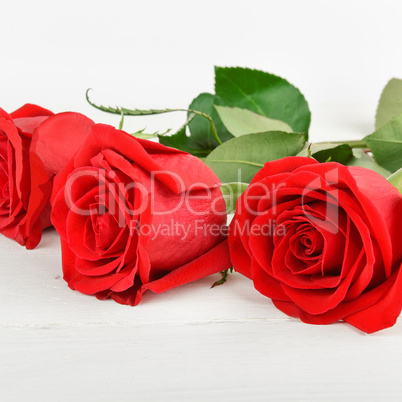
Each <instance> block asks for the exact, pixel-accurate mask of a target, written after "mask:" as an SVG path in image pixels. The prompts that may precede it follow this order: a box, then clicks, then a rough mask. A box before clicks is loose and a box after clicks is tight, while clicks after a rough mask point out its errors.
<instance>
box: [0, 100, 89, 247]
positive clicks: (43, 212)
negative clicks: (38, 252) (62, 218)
mask: <svg viewBox="0 0 402 402" xmlns="http://www.w3.org/2000/svg"><path fill="white" fill-rule="evenodd" d="M54 119H56V121H60V119H64V121H65V123H66V125H67V127H69V128H71V126H74V127H75V126H77V125H78V126H79V127H81V126H82V125H83V124H88V122H90V123H91V125H92V124H93V122H92V121H91V120H89V119H87V118H86V117H85V116H82V115H79V114H76V113H62V114H60V115H56V116H54V115H53V113H52V112H50V111H49V110H46V109H43V108H41V107H39V106H36V105H30V104H27V105H24V106H23V107H21V108H20V109H18V110H16V111H15V112H13V113H11V114H10V115H9V114H7V113H6V112H5V111H4V110H2V109H0V232H1V233H2V234H4V235H5V236H7V237H10V238H12V239H14V240H16V241H17V242H18V243H20V244H21V245H25V246H26V248H28V249H31V248H34V247H35V246H36V245H37V244H38V243H39V241H40V239H41V235H42V230H43V229H44V228H46V227H49V226H51V222H50V202H49V198H50V194H51V189H52V178H53V176H54V175H55V174H56V173H58V171H60V169H62V168H64V166H65V165H66V164H67V162H68V160H69V159H70V158H71V156H72V155H73V154H74V153H75V152H76V150H77V147H78V145H79V143H80V142H82V141H83V138H81V139H79V138H77V139H74V140H72V139H71V138H70V133H71V130H69V131H68V135H69V136H68V137H66V136H65V134H66V131H65V129H60V127H58V129H57V131H55V130H54V129H53V128H54V125H53V122H54ZM81 132H83V130H81Z"/></svg>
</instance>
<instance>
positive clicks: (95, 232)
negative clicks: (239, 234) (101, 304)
mask: <svg viewBox="0 0 402 402" xmlns="http://www.w3.org/2000/svg"><path fill="white" fill-rule="evenodd" d="M219 184H220V183H219V180H218V178H217V177H216V176H215V174H214V173H213V172H212V170H211V169H210V168H209V167H207V166H206V165H205V164H204V163H202V162H201V161H200V160H199V159H198V158H195V157H193V156H191V155H189V154H187V153H184V152H181V151H178V150H175V149H172V148H167V147H165V146H163V145H161V144H158V143H155V142H150V141H146V140H139V139H136V138H134V137H132V136H130V135H129V134H127V133H124V132H122V131H119V130H115V129H114V128H113V127H110V126H107V125H102V124H97V125H95V126H93V128H92V130H91V132H90V134H89V136H88V138H87V140H86V141H85V143H84V145H83V146H82V148H81V149H80V150H79V151H78V153H77V154H76V155H75V156H74V158H73V159H72V160H71V161H70V163H69V164H68V166H67V167H66V169H65V170H64V171H63V172H61V173H60V174H59V175H58V176H57V177H56V179H55V184H54V190H53V195H52V200H53V202H52V206H53V210H52V222H53V224H54V226H55V228H56V230H57V231H58V232H59V234H60V237H61V245H62V259H63V272H64V279H65V280H66V281H67V282H68V284H69V286H70V288H72V289H75V290H78V291H80V292H82V293H85V294H90V295H96V297H98V298H99V299H108V298H112V299H114V300H115V301H116V302H118V303H121V304H129V305H136V304H138V303H139V302H140V300H141V297H142V294H143V293H144V292H145V291H146V290H152V291H153V292H156V293H160V292H163V291H165V290H168V289H170V288H173V287H176V286H179V285H181V284H184V283H188V282H190V281H194V280H196V279H199V278H202V277H205V276H207V275H210V274H212V273H216V272H219V271H221V270H223V269H226V268H228V267H229V266H230V259H229V253H228V250H227V241H224V236H223V234H222V230H223V229H224V227H225V223H226V212H225V202H224V200H223V197H222V194H221V191H220V189H219Z"/></svg>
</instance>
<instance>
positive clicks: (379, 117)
mask: <svg viewBox="0 0 402 402" xmlns="http://www.w3.org/2000/svg"><path fill="white" fill-rule="evenodd" d="M400 113H402V80H399V79H397V78H392V79H391V80H389V81H388V83H387V85H386V86H385V88H384V90H383V91H382V94H381V98H380V102H379V103H378V108H377V114H376V117H375V128H376V130H378V129H379V128H381V127H382V126H383V125H384V124H386V123H388V122H389V121H390V120H391V119H392V118H393V117H396V116H398V114H400Z"/></svg>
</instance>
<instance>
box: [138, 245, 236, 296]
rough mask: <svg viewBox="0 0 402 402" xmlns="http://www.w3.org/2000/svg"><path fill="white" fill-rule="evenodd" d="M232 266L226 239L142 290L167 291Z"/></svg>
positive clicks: (144, 286)
mask: <svg viewBox="0 0 402 402" xmlns="http://www.w3.org/2000/svg"><path fill="white" fill-rule="evenodd" d="M231 266H232V263H231V261H230V256H229V247H228V241H227V240H224V241H223V242H221V243H219V244H218V245H217V246H215V247H214V248H212V249H211V250H209V251H207V252H206V253H205V254H203V255H201V256H200V257H198V258H196V259H195V260H193V261H190V262H189V263H187V264H185V265H183V266H181V267H180V268H177V269H175V270H174V271H172V272H170V273H169V274H167V275H165V276H164V277H162V278H161V279H158V280H156V281H153V282H149V283H147V284H146V285H143V286H142V288H141V290H142V292H145V291H146V290H151V291H152V292H154V293H162V292H166V291H167V290H169V289H173V288H176V287H178V286H181V285H184V284H186V283H190V282H194V281H196V280H198V279H201V278H204V277H206V276H209V275H212V274H216V273H218V272H220V271H223V270H225V269H228V268H230V267H231Z"/></svg>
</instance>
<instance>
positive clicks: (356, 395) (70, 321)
mask: <svg viewBox="0 0 402 402" xmlns="http://www.w3.org/2000/svg"><path fill="white" fill-rule="evenodd" d="M0 249H1V259H2V263H1V268H0V277H1V282H0V317H1V324H0V395H1V396H0V399H1V400H2V401H23V400H33V401H55V400H58V401H68V400H78V401H109V400H112V401H120V400H123V401H124V400H136V401H166V400H169V401H170V400H171V401H189V400H195V401H202V400H211V401H215V400H216V401H218V400H219V401H254V400H255V401H257V400H258V401H259V400H289V399H290V400H317V401H319V400H324V399H325V400H340V399H346V400H349V399H352V398H353V399H359V400H380V399H383V398H384V397H387V398H389V399H393V398H395V399H397V398H398V397H399V398H400V397H401V396H402V381H401V373H402V322H399V323H398V324H397V325H396V326H395V327H393V328H391V329H389V330H386V331H383V332H381V333H378V334H374V335H364V334H362V333H360V332H358V331H357V330H355V329H354V328H353V327H351V326H349V325H346V324H342V323H337V324H334V325H330V326H311V325H306V324H303V323H301V322H299V321H297V320H294V319H290V318H287V317H286V316H285V315H283V314H282V313H281V312H279V311H278V310H276V309H275V308H274V307H273V305H272V304H271V302H270V301H269V300H267V299H265V298H264V297H262V296H261V295H260V294H259V293H257V292H256V291H255V290H254V289H253V287H252V284H251V283H250V282H249V281H248V280H247V279H245V278H243V277H241V276H240V275H238V274H234V275H232V276H230V278H229V280H228V282H227V283H226V284H225V285H224V286H220V287H217V288H214V289H210V285H211V283H212V282H213V281H214V280H215V279H216V278H217V277H218V276H215V277H210V278H207V279H204V280H201V281H198V282H196V283H193V284H190V285H187V286H184V287H182V288H179V289H176V290H172V291H170V292H167V293H165V294H162V295H158V296H156V295H152V294H148V295H147V296H146V297H144V300H143V303H142V304H140V305H139V306H137V307H135V308H132V307H126V306H121V305H118V304H116V303H114V302H112V301H103V302H101V301H98V300H96V299H95V298H93V297H89V296H84V295H82V294H79V293H77V292H73V291H71V290H69V289H68V287H67V286H66V284H65V283H64V281H63V279H62V278H61V277H60V250H59V243H58V237H57V234H56V233H55V232H54V231H51V230H50V231H47V233H46V234H45V237H44V241H43V242H42V243H41V246H40V247H39V248H38V249H36V250H34V251H25V250H23V249H22V248H20V246H18V245H17V244H15V243H14V242H12V241H11V240H8V239H5V238H3V237H1V238H0Z"/></svg>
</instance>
